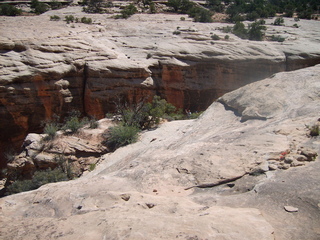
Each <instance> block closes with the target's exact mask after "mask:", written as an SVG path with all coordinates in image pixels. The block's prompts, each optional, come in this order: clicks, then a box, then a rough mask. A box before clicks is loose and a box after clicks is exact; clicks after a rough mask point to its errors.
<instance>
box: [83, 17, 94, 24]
mask: <svg viewBox="0 0 320 240" xmlns="http://www.w3.org/2000/svg"><path fill="white" fill-rule="evenodd" d="M81 22H82V23H85V24H91V23H92V19H91V18H86V17H82V18H81Z"/></svg>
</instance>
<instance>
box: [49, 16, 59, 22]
mask: <svg viewBox="0 0 320 240" xmlns="http://www.w3.org/2000/svg"><path fill="white" fill-rule="evenodd" d="M59 20H60V17H59V16H57V15H53V16H50V21H59Z"/></svg>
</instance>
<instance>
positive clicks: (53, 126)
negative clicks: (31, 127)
mask: <svg viewBox="0 0 320 240" xmlns="http://www.w3.org/2000/svg"><path fill="white" fill-rule="evenodd" d="M59 128H60V127H59V125H58V123H55V122H48V123H46V125H45V127H44V129H43V133H44V134H46V137H45V138H44V140H45V141H49V140H52V139H54V137H55V136H56V133H57V131H58V130H59Z"/></svg>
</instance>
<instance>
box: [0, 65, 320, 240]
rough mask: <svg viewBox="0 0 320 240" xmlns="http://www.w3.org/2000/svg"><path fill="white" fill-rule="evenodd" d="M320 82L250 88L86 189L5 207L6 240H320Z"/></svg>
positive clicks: (111, 159) (307, 77)
mask: <svg viewBox="0 0 320 240" xmlns="http://www.w3.org/2000/svg"><path fill="white" fill-rule="evenodd" d="M319 80H320V65H317V66H314V67H310V68H306V69H302V70H298V71H293V72H285V73H278V74H275V75H274V76H272V77H271V78H267V79H264V80H262V81H258V82H255V83H251V84H248V85H246V86H244V87H242V88H239V89H237V90H235V91H233V92H230V93H227V94H225V95H223V96H222V97H220V98H219V99H218V101H216V102H214V103H213V104H212V105H211V106H209V108H208V109H207V110H206V111H205V112H204V113H203V114H202V115H201V116H200V117H199V118H198V119H196V120H185V121H173V122H167V123H164V124H162V125H161V126H160V127H159V128H158V129H156V130H153V131H146V132H144V133H142V134H141V136H140V139H139V141H138V142H136V143H134V144H131V145H128V146H125V147H122V148H119V149H117V150H116V151H115V152H113V153H107V154H104V155H102V156H101V158H99V160H100V164H99V165H98V166H97V168H96V169H95V170H94V171H92V172H90V173H88V174H86V175H85V176H83V177H81V178H79V179H77V180H74V181H68V182H60V183H54V184H48V185H45V186H42V187H41V188H39V189H38V190H34V191H30V192H24V193H20V194H16V195H11V196H7V197H4V198H1V199H0V222H1V226H2V227H1V229H0V234H1V237H2V238H3V239H4V240H6V239H36V238H41V239H54V238H60V239H77V238H81V237H82V238H83V237H84V236H85V237H86V238H88V239H239V240H240V239H252V240H256V239H270V240H271V239H276V240H287V239H308V240H317V239H319V234H320V232H319V226H320V216H319V199H320V191H319V184H318V183H319V181H320V179H319V177H320V176H319V170H320V161H319V157H317V154H318V155H319V153H320V143H319V136H314V137H311V136H310V134H309V133H310V127H311V126H313V125H319V124H320V123H319V120H318V119H319V112H320V104H319V103H320V95H319V92H320V84H319V83H320V81H319ZM106 127H107V126H106ZM69 137H70V136H67V137H66V139H67V140H66V141H68V139H70V138H69ZM29 140H30V139H29ZM60 141H61V142H63V141H65V140H63V138H61V139H60ZM75 141H76V142H77V144H72V145H73V146H76V149H78V148H79V145H80V144H81V143H82V140H76V139H75ZM34 143H36V141H35V142H33V143H32V144H34ZM69 143H71V141H69ZM35 145H36V144H35ZM57 145H58V144H54V147H55V148H57V147H58V146H57ZM87 147H90V145H87ZM29 150H30V151H31V150H35V148H34V146H33V148H32V147H31V146H30V148H29ZM69 153H70V152H69V150H68V154H69ZM37 154H43V153H37ZM311 154H312V157H309V156H311ZM35 158H37V156H36V157H35ZM36 160H37V159H36Z"/></svg>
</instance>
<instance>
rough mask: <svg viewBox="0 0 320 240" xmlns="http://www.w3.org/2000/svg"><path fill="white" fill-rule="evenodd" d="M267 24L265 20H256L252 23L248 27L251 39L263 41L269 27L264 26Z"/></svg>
mask: <svg viewBox="0 0 320 240" xmlns="http://www.w3.org/2000/svg"><path fill="white" fill-rule="evenodd" d="M263 24H265V21H264V20H260V21H255V22H254V23H252V24H250V25H249V27H248V35H249V40H255V41H262V40H263V37H264V31H265V30H266V29H267V27H266V26H263Z"/></svg>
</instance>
